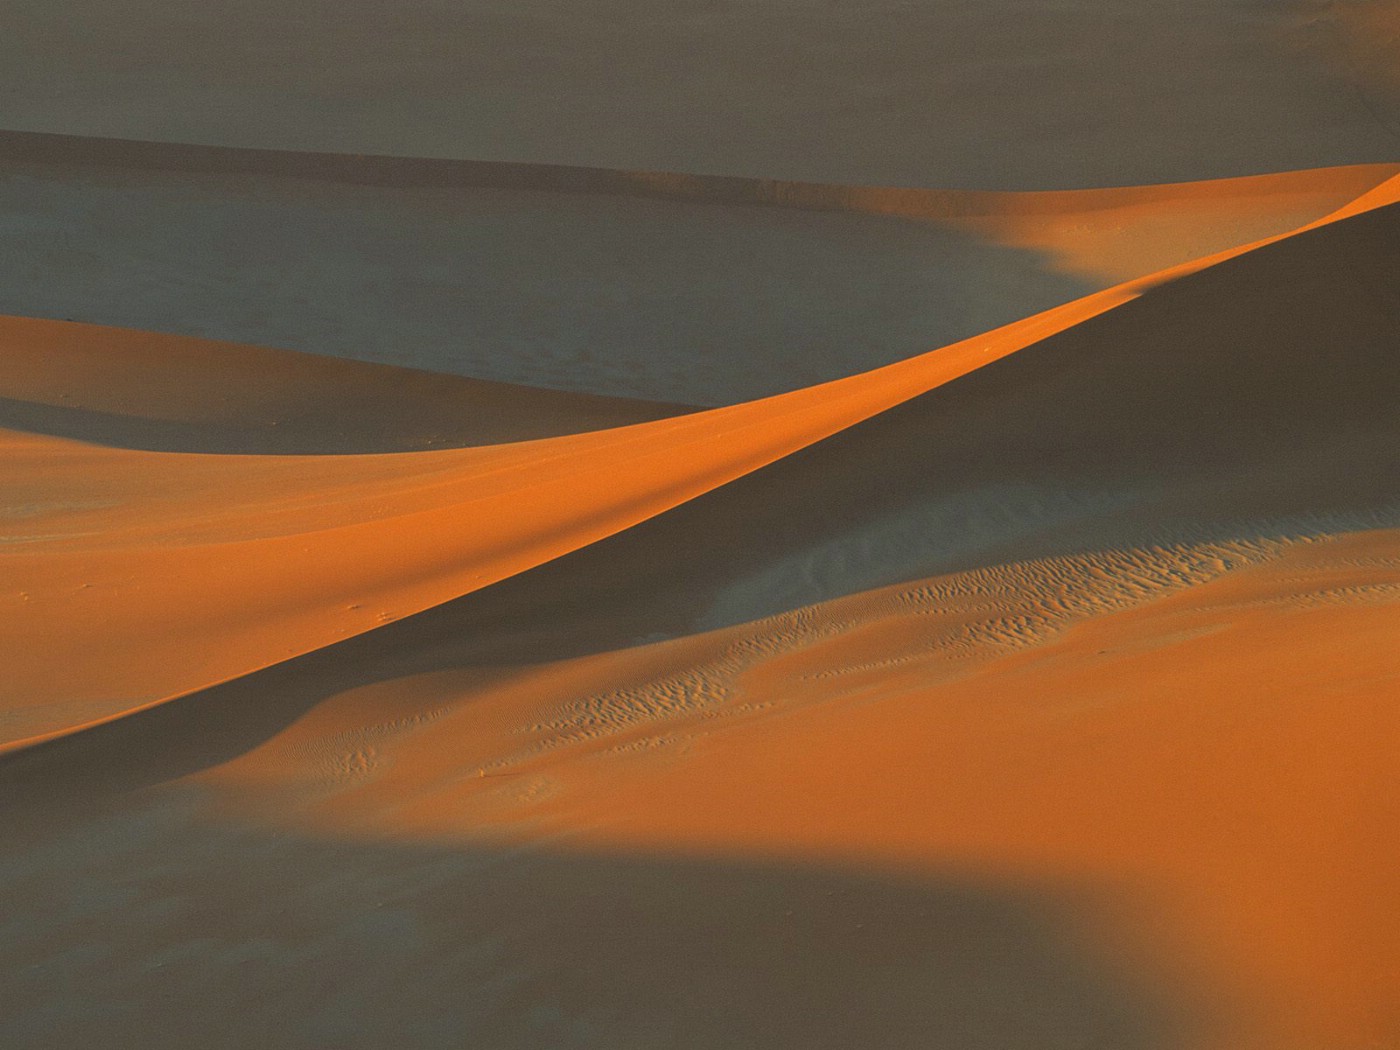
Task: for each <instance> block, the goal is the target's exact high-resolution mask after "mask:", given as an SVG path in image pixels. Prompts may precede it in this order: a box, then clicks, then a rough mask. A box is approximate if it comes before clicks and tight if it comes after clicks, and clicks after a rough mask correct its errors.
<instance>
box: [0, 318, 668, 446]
mask: <svg viewBox="0 0 1400 1050" xmlns="http://www.w3.org/2000/svg"><path fill="white" fill-rule="evenodd" d="M0 343H3V346H4V353H5V365H6V368H5V374H4V375H3V376H0V425H3V426H4V427H6V428H7V429H10V430H16V431H29V432H32V433H39V434H48V435H52V436H54V437H60V438H68V439H72V440H77V441H84V442H88V443H91V444H96V445H114V446H120V447H123V448H135V449H145V450H148V451H152V452H203V453H210V452H226V453H240V454H254V453H261V454H279V455H288V454H294V455H300V454H314V453H321V454H328V453H370V452H408V451H415V450H422V449H427V448H432V447H435V446H437V447H441V446H454V445H491V444H501V443H505V442H510V441H529V440H533V439H535V438H542V437H553V436H556V435H558V434H568V433H576V432H581V431H588V430H604V429H608V428H610V427H618V426H626V425H628V424H630V423H637V422H643V421H646V420H651V419H659V418H662V417H665V416H673V415H679V414H682V413H683V412H685V411H688V409H686V408H684V407H683V406H679V405H662V404H656V403H649V402H643V401H635V400H623V399H618V398H607V397H596V396H591V395H587V394H563V393H557V392H555V391H552V390H544V389H539V388H534V387H522V386H511V385H510V384H506V383H492V382H488V381H484V380H473V379H464V378H460V377H457V376H448V375H442V374H438V373H429V372H420V371H414V370H412V369H406V368H395V367H393V366H389V365H377V364H369V363H362V362H358V361H349V360H332V359H330V358H326V357H320V356H314V355H311V354H303V353H296V352H294V351H288V350H269V349H265V348H262V347H254V346H247V345H237V344H231V343H215V342H210V341H208V340H200V339H190V338H181V337H177V336H168V335H159V334H156V333H152V332H140V331H132V330H127V329H118V328H100V327H95V326H91V325H81V324H71V323H65V322H56V321H44V320H39V319H35V318H22V317H0Z"/></svg>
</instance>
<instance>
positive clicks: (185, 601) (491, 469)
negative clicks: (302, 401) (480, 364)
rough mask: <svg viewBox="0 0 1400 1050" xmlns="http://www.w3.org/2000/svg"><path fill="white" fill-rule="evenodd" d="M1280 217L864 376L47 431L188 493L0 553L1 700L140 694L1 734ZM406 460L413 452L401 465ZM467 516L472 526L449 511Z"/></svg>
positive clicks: (533, 533) (673, 470)
mask: <svg viewBox="0 0 1400 1050" xmlns="http://www.w3.org/2000/svg"><path fill="white" fill-rule="evenodd" d="M1397 199H1400V180H1397V179H1391V180H1390V181H1389V182H1387V183H1386V184H1384V185H1382V186H1380V187H1377V188H1376V189H1374V190H1372V191H1370V192H1368V193H1366V194H1364V195H1363V196H1362V197H1360V198H1358V199H1357V200H1356V201H1354V202H1353V203H1351V204H1350V205H1347V206H1346V207H1343V208H1341V209H1340V210H1338V211H1337V212H1335V213H1334V214H1333V215H1331V216H1328V217H1326V218H1324V219H1320V220H1318V221H1316V222H1314V223H1310V224H1309V225H1308V226H1305V227H1302V228H1301V229H1300V230H1298V231H1295V232H1302V231H1303V230H1306V229H1311V228H1314V227H1316V226H1320V225H1323V224H1325V223H1327V222H1333V221H1337V220H1340V219H1343V218H1346V217H1348V216H1351V215H1354V214H1359V213H1360V212H1362V211H1365V210H1369V209H1371V208H1376V207H1381V206H1384V205H1386V204H1390V203H1394V202H1395V201H1396V200H1397ZM1290 235H1291V234H1283V235H1278V236H1275V237H1271V238H1267V239H1265V240H1262V241H1256V242H1253V243H1250V244H1246V245H1242V246H1240V247H1237V248H1233V249H1230V250H1228V251H1224V252H1220V253H1217V254H1215V255H1212V256H1208V257H1205V258H1202V259H1199V260H1196V261H1194V262H1191V263H1187V264H1183V265H1181V266H1178V267H1174V268H1172V269H1170V270H1166V271H1163V272H1161V273H1158V274H1155V275H1152V276H1151V277H1148V278H1144V279H1142V280H1139V281H1134V282H1129V283H1127V284H1124V285H1119V286H1117V287H1115V288H1111V289H1108V290H1107V291H1104V292H1100V293H1096V294H1094V295H1091V296H1088V297H1085V298H1084V299H1081V300H1078V301H1076V302H1073V303H1069V304H1066V305H1065V306H1062V307H1058V308H1056V309H1053V310H1050V311H1047V312H1045V313H1043V314H1040V315H1037V316H1035V317H1032V318H1028V319H1026V320H1024V321H1020V322H1016V323H1014V324H1011V325H1008V326H1005V327H1003V328H1001V329H998V330H996V331H994V332H990V333H987V334H986V335H984V336H979V337H976V338H974V339H969V340H964V341H963V342H960V343H955V344H952V345H950V346H948V347H944V348H942V349H940V350H936V351H932V352H930V353H928V354H924V355H921V356H919V357H915V358H911V359H909V360H906V361H903V362H899V363H897V364H894V365H890V366H887V367H885V368H882V369H878V370H875V371H873V372H869V373H865V374H863V375H858V376H853V377H849V378H847V379H842V380H837V381H835V382H832V383H828V384H823V385H821V386H817V387H812V388H808V389H805V390H799V391H795V392H793V393H790V394H784V395H779V396H777V397H773V398H768V399H764V400H762V401H757V402H750V403H747V404H742V405H736V406H732V407H729V408H723V409H716V410H712V411H707V412H703V413H698V414H695V415H691V416H684V417H680V418H676V419H667V420H661V421H659V422H651V423H643V424H639V425H636V426H631V427H626V428H623V429H619V430H612V431H603V432H597V433H589V434H581V435H575V436H571V437H563V438H553V439H547V440H543V441H535V442H529V443H525V444H516V445H505V446H497V447H495V448H473V449H461V450H453V451H450V452H434V453H418V454H415V455H414V456H413V457H408V458H405V457H374V456H368V457H356V458H353V459H351V458H347V457H339V458H338V461H330V462H328V461H327V460H326V459H325V458H323V457H300V458H298V459H294V460H289V459H287V458H285V457H237V456H231V457H218V458H217V459H215V460H207V459H204V458H202V457H185V456H167V455H159V454H150V453H120V452H114V451H111V450H86V449H80V448H73V447H64V448H63V449H62V450H61V455H62V456H63V457H65V459H66V463H65V465H66V469H68V470H69V471H70V472H71V475H72V477H73V478H74V479H76V485H77V487H78V489H79V490H81V488H82V485H83V484H85V479H87V478H90V477H91V476H92V471H93V470H94V469H96V470H98V471H100V472H102V473H103V474H104V475H105V476H109V477H118V476H119V477H120V478H121V479H122V480H121V483H120V485H125V486H126V490H125V498H127V499H130V498H132V497H133V496H136V497H142V496H145V497H149V496H150V495H151V494H152V493H153V492H162V491H168V490H169V489H170V488H171V477H172V476H173V475H178V474H180V473H181V472H182V471H184V472H187V473H192V474H198V475H199V476H200V478H201V483H202V484H203V485H204V489H205V491H204V495H203V496H202V497H200V496H199V494H198V493H196V497H195V498H194V499H192V500H187V501H186V502H185V504H184V506H183V507H182V506H179V505H178V501H176V502H175V504H174V505H171V504H170V503H169V500H167V504H166V505H165V506H162V505H161V504H160V503H159V502H157V503H156V504H155V507H156V513H155V514H151V513H144V514H143V512H142V511H141V508H139V507H138V508H136V510H135V511H133V510H132V509H131V508H130V507H125V508H122V509H121V510H119V511H117V512H114V513H113V514H112V515H111V517H109V518H108V519H107V520H106V521H105V522H104V521H101V519H100V518H99V519H89V525H93V524H96V525H97V527H96V528H92V529H89V530H88V531H89V535H96V536H97V537H98V539H97V544H96V545H93V544H92V543H91V542H90V540H89V539H88V538H87V537H84V536H83V535H76V536H75V535H67V536H65V535H63V534H61V533H59V532H57V530H56V529H53V530H51V532H50V534H48V535H38V536H34V537H30V538H29V539H28V541H27V542H25V543H24V544H23V545H22V546H19V547H18V549H15V550H14V551H13V552H12V553H8V554H5V555H3V556H0V557H3V558H4V560H5V561H6V562H8V563H9V564H8V566H7V569H8V570H10V571H9V572H8V575H9V577H10V578H11V579H13V580H15V581H16V583H15V585H14V587H15V590H17V591H19V592H20V595H19V598H18V599H17V600H18V601H20V602H21V603H23V604H24V606H25V608H24V611H23V613H22V615H17V616H12V617H11V619H12V621H13V622H16V623H18V624H19V625H20V627H21V630H20V631H18V632H15V633H14V634H12V635H11V636H10V637H9V638H8V639H7V645H6V648H7V649H8V650H9V651H8V652H7V653H6V658H7V663H8V664H10V665H11V667H12V668H13V670H12V673H11V676H10V681H9V682H8V683H7V685H8V687H9V690H10V691H11V695H12V696H13V697H15V700H12V701H10V703H9V704H8V705H7V707H10V708H13V707H14V706H15V703H16V701H19V702H23V703H26V704H28V705H30V706H31V707H35V708H40V709H45V708H47V707H48V705H57V704H59V703H61V702H62V701H64V700H71V699H73V698H74V697H80V698H81V699H82V701H85V702H89V703H91V702H93V701H100V700H101V698H102V697H104V696H106V697H110V698H112V700H113V701H116V700H118V698H119V697H125V698H127V699H128V700H130V699H136V698H138V697H139V698H142V700H141V702H138V703H134V704H132V703H126V704H123V706H122V707H121V709H120V710H118V711H115V712H113V711H108V712H105V713H103V714H101V715H99V716H98V717H94V718H89V719H83V720H74V721H73V722H71V723H69V724H66V725H62V726H59V727H56V728H46V729H42V730H41V731H39V732H35V733H30V734H27V735H23V736H19V737H17V738H16V739H12V740H11V741H9V742H8V743H7V744H5V745H3V747H2V748H0V751H16V750H20V749H23V748H27V747H31V746H34V745H36V744H40V743H43V742H45V741H48V740H53V739H56V738H59V737H62V736H66V735H69V734H71V733H73V732H78V731H80V730H82V729H86V728H90V727H92V726H96V725H100V724H103V723H106V722H110V721H112V720H114V719H116V718H120V717H122V716H124V715H126V714H130V713H134V712H135V711H139V710H143V709H146V708H148V707H152V706H155V705H157V704H159V703H163V702H165V701H167V700H170V699H174V698H175V697H177V696H180V695H184V694H186V693H189V692H191V691H193V690H195V689H198V688H201V687H204V686H208V685H211V684H214V683H216V682H220V681H225V680H228V679H230V678H233V677H237V676H239V675H242V674H245V673H247V672H250V671H253V670H256V669H259V668H261V667H266V666H270V665H271V664H274V663H277V662H280V661H281V660H283V659H286V658H288V657H290V656H293V655H297V654H300V653H305V652H309V651H311V650H314V649H317V648H320V647H322V646H324V645H326V644H329V643H330V642H333V641H338V640H340V639H343V638H345V637H348V636H350V635H353V634H357V633H361V632H363V631H366V630H370V629H372V628H373V627H375V626H377V625H379V624H380V623H383V622H386V621H387V620H389V619H397V618H400V617H402V616H405V615H409V614H411V613H413V612H417V611H421V610H422V609H425V608H428V607H431V606H433V605H437V604H440V603H442V602H444V601H447V600H450V599H452V598H455V597H458V596H460V595H461V594H465V593H468V592H470V591H473V590H476V589H479V588H481V587H484V586H487V585H489V584H490V583H493V582H496V581H498V580H501V579H504V578H506V577H508V576H510V575H513V574H515V573H518V572H521V571H524V570H525V569H528V568H531V567H533V566H535V565H538V564H541V563H542V562H544V561H547V560H550V559H552V558H554V557H558V556H560V555H562V554H564V553H567V552H569V551H572V550H576V549H578V548H579V547H582V546H586V545H587V544H589V543H591V542H594V541H595V540H598V539H601V538H603V537H605V536H608V535H611V534H613V533H615V532H618V531H621V530H622V529H625V528H627V527H629V526H631V525H633V524H636V523H638V522H640V521H643V520H645V519H646V518H648V517H652V516H654V515H656V514H659V513H661V512H663V511H665V510H667V509H669V508H671V507H674V506H677V505H678V504H680V503H683V502H685V501H686V500H688V499H691V498H693V497H695V496H697V495H700V494H702V493H704V492H706V491H709V490H711V489H713V488H715V487H718V486H719V485H722V484H724V483H726V482H728V481H731V480H733V479H735V478H737V477H739V476H742V475H743V474H746V473H749V472H751V471H753V470H757V469H759V468H760V467H762V466H764V465H766V464H768V463H771V462H773V461H775V460H777V459H779V458H781V457H782V456H784V455H786V454H788V453H790V452H793V451H795V450H797V449H799V448H802V447H804V446H806V445H810V444H813V443H815V442H817V441H820V440H822V439H823V438H825V437H828V436H830V435H832V434H834V433H836V432H838V431H840V430H842V429H844V428H846V427H849V426H851V425H853V424H855V423H857V422H859V421H861V420H863V419H866V418H869V417H870V416H873V415H876V414H878V413H880V412H882V411H884V410H885V409H888V408H890V407H893V406H894V405H897V404H900V403H901V402H903V401H907V400H909V399H911V398H913V397H916V396H918V395H919V394H922V393H924V392H926V391H928V390H930V389H932V388H934V387H936V386H939V385H941V384H943V383H946V382H949V381H950V380H952V379H955V378H958V377H959V376H962V375H965V374H967V373H969V372H971V371H974V370H976V369H977V368H979V367H981V366H982V365H984V364H987V363H990V362H992V361H995V360H998V359H1000V358H1002V357H1005V356H1007V355H1009V354H1011V353H1014V352H1016V351H1017V350H1020V349H1023V348H1025V347H1027V346H1029V345H1032V344H1033V343H1035V342H1037V341H1039V340H1041V339H1044V338H1046V337H1048V336H1050V335H1053V334H1055V333H1057V332H1060V331H1064V330H1065V329H1067V328H1069V327H1072V326H1073V325H1076V324H1078V323H1080V322H1082V321H1084V320H1086V319H1088V318H1090V317H1093V316H1095V315H1097V314H1100V313H1103V312H1105V311H1107V310H1111V309H1113V308H1114V307H1115V306H1117V305H1120V304H1121V303H1123V302H1126V301H1128V300H1130V299H1132V298H1134V297H1135V296H1137V295H1138V294H1140V293H1141V292H1142V291H1144V290H1146V289H1147V288H1150V287H1152V286H1153V285H1155V284H1158V283H1161V282H1164V281H1168V280H1172V279H1174V278H1177V277H1181V276H1185V275H1187V274H1190V273H1193V272H1196V271H1198V270H1201V269H1204V268H1206V267H1208V266H1211V265H1214V264H1216V263H1219V262H1223V261H1225V260H1227V259H1230V258H1234V257H1236V256H1238V255H1242V254H1244V253H1246V252H1248V251H1251V250H1254V249H1256V248H1259V247H1262V246H1264V245H1267V244H1270V243H1274V242H1276V241H1278V240H1282V239H1283V238H1284V237H1286V236H1290ZM31 451H33V449H31ZM386 460H389V461H392V467H389V466H386V463H385V461H386ZM31 463H33V464H37V466H35V467H34V469H35V470H38V471H40V472H48V471H52V469H53V461H52V460H51V459H50V458H49V453H48V452H47V451H46V450H44V449H43V448H39V449H38V450H37V453H36V454H35V456H34V457H33V459H32V460H31ZM409 463H412V465H413V468H414V469H413V470H411V471H405V470H404V469H403V468H404V467H405V466H406V465H408V464H409ZM367 476H368V477H367ZM120 485H118V486H117V487H118V488H120ZM113 496H116V497H120V496H121V493H120V492H117V491H116V490H114V491H113ZM327 497H329V499H328V498H327ZM299 504H300V505H299ZM306 504H311V506H307V505H306ZM213 515H217V516H218V519H219V520H218V521H213V520H211V516H213ZM79 517H81V515H79ZM464 522H470V523H471V525H472V527H471V528H470V529H464V528H462V526H463V524H464ZM118 523H120V527H119V528H114V527H113V526H114V525H117V524H118ZM251 537H259V538H251ZM289 567H295V568H293V569H291V570H290V571H289ZM133 571H135V572H137V573H139V576H133ZM293 574H294V575H293ZM211 594H212V595H214V596H215V598H214V600H212V601H211V600H209V599H208V597H207V596H208V595H211ZM5 600H6V601H11V600H15V599H12V598H11V597H10V596H9V595H7V596H6V599H5ZM113 625H116V626H117V630H116V631H113V630H112V626H113ZM201 646H203V647H204V649H203V650H201V648H200V647H201ZM211 649H212V650H216V651H209V650H211ZM114 694H115V695H114Z"/></svg>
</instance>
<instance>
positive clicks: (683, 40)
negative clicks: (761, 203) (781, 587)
mask: <svg viewBox="0 0 1400 1050" xmlns="http://www.w3.org/2000/svg"><path fill="white" fill-rule="evenodd" d="M1387 6H1389V5H1387V4H1386V3H1384V2H1383V0H1337V2H1321V0H1297V2H1294V0H1289V2H1277V3H1267V4H1264V3H1222V2H1220V0H1179V2H1176V3H1171V4H1163V3H1158V2H1154V0H1077V2H1074V3H1058V4H1053V5H1047V4H1046V3H1044V2H1043V0H975V2H970V0H937V2H921V3H893V2H887V0H867V2H862V3H857V4H852V3H849V2H841V3H836V2H832V0H797V2H792V3H786V4H777V3H772V2H767V3H742V4H725V3H697V2H694V0H666V2H661V3H654V4H652V5H650V6H648V7H647V8H646V10H645V12H642V11H641V10H639V9H638V8H637V7H636V6H635V5H634V4H630V3H625V2H621V0H592V2H589V3H587V4H581V5H580V4H563V3H560V2H559V0H529V2H522V3H517V4H515V5H513V6H511V7H510V8H509V9H504V8H502V7H501V6H500V5H497V4H492V3H487V2H486V0H470V2H462V3H457V4H452V5H444V4H441V3H432V2H428V0H407V2H401V3H399V4H398V5H396V6H395V8H394V11H393V13H392V15H391V16H389V15H385V14H384V12H382V11H381V10H380V8H379V6H378V5H375V4H366V3H353V4H348V5H347V4H337V5H331V4H328V3H324V2H312V0H302V2H299V3H297V4H296V5H295V6H294V7H293V8H291V9H287V8H286V7H284V5H282V4H279V3H273V2H272V0H239V3H238V4H237V6H236V7H235V8H231V9H226V10H217V9H214V8H200V9H197V10H195V9H191V8H190V7H189V6H188V5H187V4H183V3H176V2H174V0H132V2H129V3H126V4H123V5H121V6H120V7H113V6H112V5H111V4H109V3H107V2H105V0H70V2H69V3H68V4H66V5H65V6H64V7H63V8H62V9H58V8H55V7H54V6H53V5H52V4H51V3H48V2H45V0H11V3H10V4H9V7H8V9H7V12H6V13H7V16H8V24H9V26H10V29H11V32H9V33H8V34H6V38H5V41H4V42H3V44H0V47H3V50H0V94H3V96H4V97H5V98H6V100H7V102H6V108H5V123H6V126H7V127H11V128H25V129H31V130H35V131H66V132H70V133H76V134H92V135H113V136H123V137H128V138H142V139H159V140H170V141H184V142H209V143H217V144H224V145H238V146H260V147H271V148H286V149H293V150H301V149H316V150H335V151H341V152H347V153H386V154H397V155H402V156H448V157H462V156H467V157H485V158H491V159H498V160H525V161H536V162H545V163H556V164H557V163H573V164H590V165H596V166H599V167H612V168H653V169H660V170H675V171H702V172H716V173H724V174H744V175H752V176H757V177H761V178H788V179H812V180H821V181H830V182H840V183H867V184H869V183H873V184H893V185H912V186H960V187H970V188H977V189H1039V188H1045V187H1054V186H1106V185H1124V184H1139V183H1153V182H1166V181H1179V180H1186V179H1203V178H1217V177H1222V176H1229V175H1250V174H1256V173H1258V172H1261V171H1283V170H1290V169H1298V168H1309V167H1321V166H1326V165H1335V164H1354V163H1369V162H1372V161H1377V160H1390V159H1392V158H1393V156H1394V151H1395V134H1396V132H1397V128H1400V122H1398V121H1397V117H1400V109H1398V108H1397V106H1400V98H1397V97H1396V95H1395V93H1394V92H1393V91H1391V92H1388V93H1384V94H1383V93H1381V92H1380V91H1378V90H1376V84H1377V82H1376V80H1375V78H1374V76H1373V75H1372V72H1373V71H1374V70H1377V69H1381V68H1390V69H1393V68H1394V59H1393V52H1391V53H1389V54H1387V53H1386V52H1384V51H1383V50H1381V49H1380V48H1379V47H1377V45H1378V44H1380V42H1381V41H1382V40H1384V39H1385V38H1384V37H1383V36H1382V35H1381V34H1379V33H1377V32H1376V31H1375V28H1374V27H1373V26H1371V25H1369V24H1368V22H1369V21H1370V20H1371V19H1372V18H1373V17H1376V16H1373V12H1377V11H1381V10H1383V9H1384V8H1386V7H1387ZM1379 17H1380V18H1383V17H1384V16H1383V15H1381V16H1379ZM1377 20H1379V18H1377ZM1352 27H1355V28H1354V29H1353V28H1352ZM1351 41H1355V42H1356V43H1358V44H1360V45H1361V47H1360V49H1359V51H1358V54H1359V55H1362V56H1365V57H1366V59H1367V60H1365V61H1363V60H1362V58H1360V57H1358V58H1357V59H1354V60H1351V61H1338V59H1339V55H1338V52H1339V50H1341V48H1342V47H1343V46H1344V45H1345V44H1347V43H1348V42H1351ZM1358 84H1360V85H1364V86H1365V87H1366V88H1367V89H1368V94H1367V95H1366V96H1364V97H1363V96H1361V95H1359V94H1358V91H1357V86H1358Z"/></svg>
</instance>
